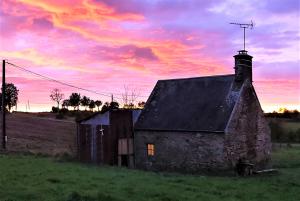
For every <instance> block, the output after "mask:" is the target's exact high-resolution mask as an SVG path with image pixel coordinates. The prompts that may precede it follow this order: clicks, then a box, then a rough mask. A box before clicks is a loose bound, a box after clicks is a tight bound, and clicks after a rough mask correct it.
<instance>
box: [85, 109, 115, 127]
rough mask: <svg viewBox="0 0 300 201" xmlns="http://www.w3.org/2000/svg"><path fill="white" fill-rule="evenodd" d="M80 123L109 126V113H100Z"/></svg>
mask: <svg viewBox="0 0 300 201" xmlns="http://www.w3.org/2000/svg"><path fill="white" fill-rule="evenodd" d="M80 123H81V124H89V125H109V111H107V112H105V113H104V114H101V113H98V114H96V115H94V116H92V117H91V118H89V119H87V120H83V121H81V122H80Z"/></svg>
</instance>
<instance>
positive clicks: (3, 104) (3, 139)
mask: <svg viewBox="0 0 300 201" xmlns="http://www.w3.org/2000/svg"><path fill="white" fill-rule="evenodd" d="M6 139H7V136H6V122H5V60H3V61H2V148H3V149H4V150H5V149H6Z"/></svg>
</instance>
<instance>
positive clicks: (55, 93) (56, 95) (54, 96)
mask: <svg viewBox="0 0 300 201" xmlns="http://www.w3.org/2000/svg"><path fill="white" fill-rule="evenodd" d="M50 98H51V100H53V101H55V102H56V103H57V108H59V103H60V101H61V100H62V99H63V98H64V94H63V93H61V91H60V90H59V89H57V88H55V89H53V90H52V91H51V94H50Z"/></svg>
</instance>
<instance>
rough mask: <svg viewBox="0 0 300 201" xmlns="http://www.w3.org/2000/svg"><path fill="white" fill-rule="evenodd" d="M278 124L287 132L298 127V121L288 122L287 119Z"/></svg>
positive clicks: (299, 127)
mask: <svg viewBox="0 0 300 201" xmlns="http://www.w3.org/2000/svg"><path fill="white" fill-rule="evenodd" d="M280 125H281V126H282V128H283V129H284V130H286V131H287V132H289V131H297V130H298V129H300V122H288V121H286V122H285V121H282V122H281V123H280Z"/></svg>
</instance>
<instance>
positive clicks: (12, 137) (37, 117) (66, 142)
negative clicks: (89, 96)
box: [0, 113, 76, 156]
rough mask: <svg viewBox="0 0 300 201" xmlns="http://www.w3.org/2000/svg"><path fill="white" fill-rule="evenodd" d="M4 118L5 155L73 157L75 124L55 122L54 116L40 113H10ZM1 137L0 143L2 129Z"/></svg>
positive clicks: (67, 121) (74, 152) (61, 121)
mask: <svg viewBox="0 0 300 201" xmlns="http://www.w3.org/2000/svg"><path fill="white" fill-rule="evenodd" d="M6 117H7V118H6V132H7V137H8V141H7V151H9V152H30V153H35V154H36V153H40V154H46V155H51V156H57V155H63V154H69V155H71V156H75V154H76V123H75V121H74V120H72V119H68V120H57V119H55V115H53V114H40V113H13V114H7V116H6ZM0 120H1V124H0V126H1V127H2V118H0ZM0 136H1V139H0V142H1V143H2V129H0Z"/></svg>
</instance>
